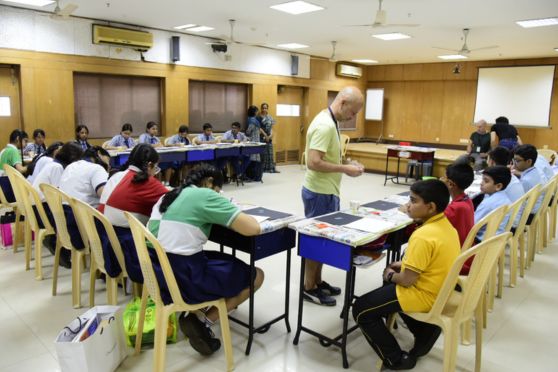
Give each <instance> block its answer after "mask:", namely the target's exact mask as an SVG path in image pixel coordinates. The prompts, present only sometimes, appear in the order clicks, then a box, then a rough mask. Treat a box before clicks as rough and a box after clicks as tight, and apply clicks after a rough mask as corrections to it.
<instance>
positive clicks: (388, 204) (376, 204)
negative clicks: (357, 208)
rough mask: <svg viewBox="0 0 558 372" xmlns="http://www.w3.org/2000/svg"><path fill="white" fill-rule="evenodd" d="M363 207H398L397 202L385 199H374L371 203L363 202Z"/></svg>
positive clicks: (386, 208) (383, 209)
mask: <svg viewBox="0 0 558 372" xmlns="http://www.w3.org/2000/svg"><path fill="white" fill-rule="evenodd" d="M362 206H363V207H366V208H374V209H377V210H379V211H387V210H390V209H393V208H399V204H396V203H392V202H388V201H385V200H376V201H373V202H371V203H367V204H363V205H362Z"/></svg>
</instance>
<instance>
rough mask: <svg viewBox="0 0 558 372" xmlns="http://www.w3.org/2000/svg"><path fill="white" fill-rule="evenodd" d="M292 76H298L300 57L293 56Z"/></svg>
mask: <svg viewBox="0 0 558 372" xmlns="http://www.w3.org/2000/svg"><path fill="white" fill-rule="evenodd" d="M291 75H293V76H296V75H298V56H295V55H292V54H291Z"/></svg>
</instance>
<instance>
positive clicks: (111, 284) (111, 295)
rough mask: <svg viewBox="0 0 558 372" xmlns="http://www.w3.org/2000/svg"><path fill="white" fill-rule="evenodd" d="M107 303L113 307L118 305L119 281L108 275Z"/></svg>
mask: <svg viewBox="0 0 558 372" xmlns="http://www.w3.org/2000/svg"><path fill="white" fill-rule="evenodd" d="M107 303H108V304H109V305H112V306H116V305H117V304H118V279H116V278H111V277H110V276H108V275H107Z"/></svg>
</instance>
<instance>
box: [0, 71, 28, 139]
mask: <svg viewBox="0 0 558 372" xmlns="http://www.w3.org/2000/svg"><path fill="white" fill-rule="evenodd" d="M19 128H21V114H20V104H19V70H18V69H17V68H16V67H12V66H7V65H0V149H1V148H4V145H5V144H6V143H8V139H9V137H10V133H11V132H12V131H13V130H14V129H19ZM29 134H30V133H29Z"/></svg>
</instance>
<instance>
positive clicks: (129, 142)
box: [109, 134, 136, 149]
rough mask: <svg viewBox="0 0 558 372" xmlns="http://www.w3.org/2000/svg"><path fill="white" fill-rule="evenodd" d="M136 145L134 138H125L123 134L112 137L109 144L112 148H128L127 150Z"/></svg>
mask: <svg viewBox="0 0 558 372" xmlns="http://www.w3.org/2000/svg"><path fill="white" fill-rule="evenodd" d="M135 145H136V141H134V139H133V138H132V137H128V138H124V136H122V135H121V134H117V135H116V136H114V137H112V139H111V140H110V142H109V146H110V147H126V148H127V149H131V148H132V147H134V146H135Z"/></svg>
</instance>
